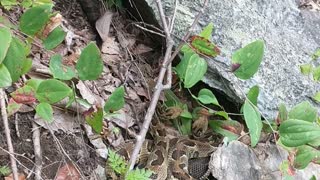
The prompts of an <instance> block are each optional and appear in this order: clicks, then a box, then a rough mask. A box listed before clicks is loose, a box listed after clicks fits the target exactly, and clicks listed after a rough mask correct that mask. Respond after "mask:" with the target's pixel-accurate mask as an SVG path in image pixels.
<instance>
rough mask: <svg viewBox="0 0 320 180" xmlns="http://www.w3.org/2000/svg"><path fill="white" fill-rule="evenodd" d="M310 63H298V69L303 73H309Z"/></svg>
mask: <svg viewBox="0 0 320 180" xmlns="http://www.w3.org/2000/svg"><path fill="white" fill-rule="evenodd" d="M311 70H312V65H311V64H303V65H300V71H301V73H302V74H303V75H308V74H310V73H311Z"/></svg>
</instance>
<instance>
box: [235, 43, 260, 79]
mask: <svg viewBox="0 0 320 180" xmlns="http://www.w3.org/2000/svg"><path fill="white" fill-rule="evenodd" d="M263 52H264V42H263V41H262V40H257V41H254V42H252V43H250V44H248V45H246V46H245V47H243V48H241V49H239V50H237V51H236V52H235V53H234V54H233V55H232V64H239V65H240V67H239V68H238V69H237V70H235V71H234V74H235V75H236V76H237V77H238V78H240V79H244V80H245V79H249V78H251V77H252V76H253V75H254V74H255V73H256V72H257V71H258V68H259V66H260V63H261V61H262V57H263Z"/></svg>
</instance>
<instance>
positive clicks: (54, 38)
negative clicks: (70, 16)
mask: <svg viewBox="0 0 320 180" xmlns="http://www.w3.org/2000/svg"><path fill="white" fill-rule="evenodd" d="M66 35H67V33H66V32H64V31H63V29H62V28H61V27H56V28H55V29H54V30H53V31H52V32H51V33H50V34H49V35H48V37H47V38H46V39H45V40H44V41H43V45H44V47H45V48H46V49H48V50H51V49H54V48H55V47H57V46H58V45H59V44H60V43H62V41H63V40H64V38H65V37H66Z"/></svg>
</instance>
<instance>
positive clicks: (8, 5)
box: [0, 0, 19, 10]
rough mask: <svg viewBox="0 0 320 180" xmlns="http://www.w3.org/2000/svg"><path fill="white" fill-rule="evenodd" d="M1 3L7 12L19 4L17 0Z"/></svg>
mask: <svg viewBox="0 0 320 180" xmlns="http://www.w3.org/2000/svg"><path fill="white" fill-rule="evenodd" d="M0 3H1V5H2V6H3V7H4V8H5V9H6V10H10V9H11V8H12V7H13V6H16V5H18V4H19V2H18V1H17V0H1V1H0Z"/></svg>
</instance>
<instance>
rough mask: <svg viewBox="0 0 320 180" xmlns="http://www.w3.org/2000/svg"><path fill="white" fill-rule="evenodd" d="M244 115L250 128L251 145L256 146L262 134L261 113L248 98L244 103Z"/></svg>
mask: <svg viewBox="0 0 320 180" xmlns="http://www.w3.org/2000/svg"><path fill="white" fill-rule="evenodd" d="M243 115H244V120H245V121H246V125H247V127H248V129H249V133H250V138H251V146H252V147H254V146H255V145H256V144H257V143H258V141H259V138H260V134H261V129H262V121H261V115H260V113H259V112H258V110H257V109H256V107H254V106H253V105H252V104H251V103H250V102H249V101H248V100H246V101H245V103H244V105H243Z"/></svg>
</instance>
